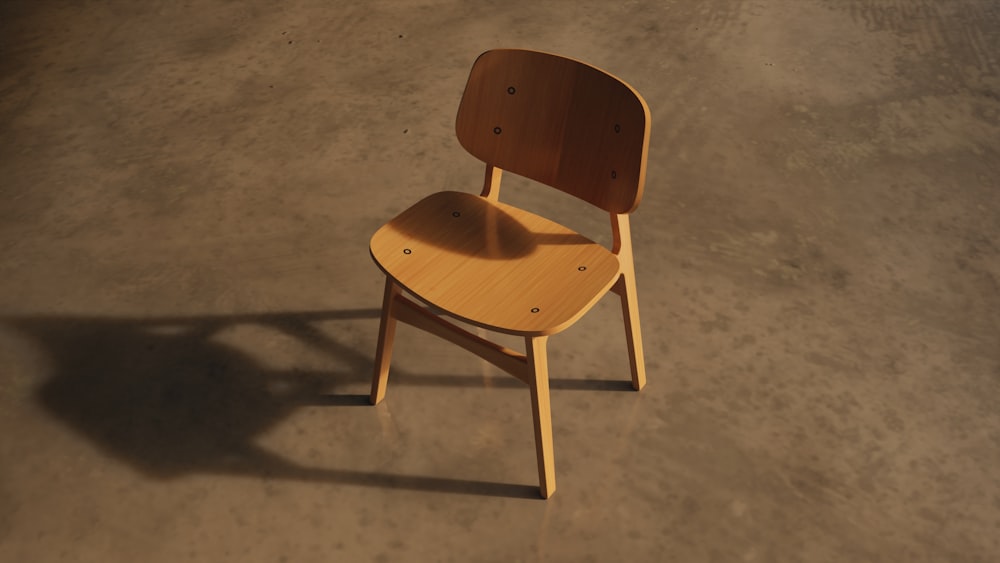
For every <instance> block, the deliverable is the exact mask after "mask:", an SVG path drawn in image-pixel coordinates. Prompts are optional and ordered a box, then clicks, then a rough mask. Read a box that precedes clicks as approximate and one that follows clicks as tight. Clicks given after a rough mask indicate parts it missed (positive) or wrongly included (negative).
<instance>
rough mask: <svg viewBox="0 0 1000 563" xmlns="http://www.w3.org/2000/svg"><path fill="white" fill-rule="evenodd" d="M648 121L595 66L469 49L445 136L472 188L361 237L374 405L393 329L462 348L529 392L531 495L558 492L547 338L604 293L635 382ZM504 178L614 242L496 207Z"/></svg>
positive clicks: (633, 97) (634, 99)
mask: <svg viewBox="0 0 1000 563" xmlns="http://www.w3.org/2000/svg"><path fill="white" fill-rule="evenodd" d="M649 123H650V119H649V109H648V107H647V106H646V103H645V101H643V99H642V97H641V96H639V94H638V93H637V92H636V91H635V90H634V89H632V88H631V87H630V86H629V85H627V84H625V83H624V82H622V81H621V80H619V79H617V78H615V77H614V76H611V75H610V74H607V73H605V72H604V71H601V70H599V69H596V68H594V67H592V66H589V65H587V64H584V63H581V62H579V61H575V60H572V59H567V58H565V57H559V56H556V55H550V54H547V53H539V52H534V51H523V50H514V49H502V50H495V51H487V52H486V53H483V54H482V55H480V57H479V58H478V59H477V60H476V62H475V64H474V65H473V67H472V71H471V73H470V75H469V81H468V83H467V84H466V88H465V93H464V94H463V96H462V101H461V103H460V105H459V112H458V118H457V120H456V127H455V128H456V133H457V136H458V139H459V142H461V144H462V146H463V147H464V148H465V149H466V150H467V151H468V152H469V153H470V154H472V155H473V156H475V157H477V158H479V159H480V160H482V161H483V162H485V163H486V176H485V181H484V185H483V189H482V192H481V194H480V195H473V194H469V193H463V192H438V193H435V194H432V195H430V196H428V197H425V198H424V199H423V200H421V201H419V202H417V203H416V204H415V205H413V206H412V207H410V208H409V209H407V210H406V211H404V212H402V213H401V214H400V215H398V216H397V217H396V218H395V219H393V220H391V221H389V222H388V223H387V224H385V225H384V226H383V227H382V228H380V229H379V230H378V231H377V232H376V233H375V234H374V235H373V236H372V239H371V245H370V250H371V254H372V258H373V259H374V260H375V262H376V264H378V266H379V268H381V269H382V271H383V272H384V273H385V275H386V282H385V292H384V295H383V302H382V318H381V323H380V326H379V339H378V348H377V350H376V353H375V370H374V374H373V377H372V391H371V402H372V404H378V403H379V402H380V401H381V400H382V399H383V398H384V397H385V391H386V385H387V382H388V375H389V365H390V360H391V357H392V343H393V340H394V338H395V329H396V323H397V321H403V322H405V323H407V324H410V325H413V326H415V327H418V328H420V329H423V330H426V331H428V332H430V333H432V334H436V335H438V336H440V337H442V338H444V339H446V340H448V341H451V342H453V343H455V344H457V345H459V346H462V347H463V348H465V349H466V350H469V351H471V352H474V353H476V354H478V355H479V356H480V357H482V358H483V359H485V360H487V361H489V362H491V363H493V364H494V365H496V366H498V367H499V368H501V369H503V370H504V371H506V372H508V373H510V374H511V375H513V376H515V377H517V378H518V379H520V380H521V381H523V382H524V383H526V384H527V385H528V388H529V390H530V392H531V407H532V409H531V410H532V418H533V422H534V431H535V448H536V459H537V466H538V478H539V490H540V492H541V495H542V497H544V498H548V497H549V496H550V495H551V494H552V493H553V492H554V491H555V465H554V461H553V452H552V420H551V412H550V405H549V383H548V361H547V354H546V345H547V342H548V337H549V336H550V335H552V334H555V333H558V332H559V331H562V330H564V329H566V328H567V327H569V326H570V325H572V324H573V323H574V322H575V321H576V320H578V319H579V318H580V317H581V316H583V315H584V314H585V313H586V312H587V311H588V310H589V309H590V308H591V307H592V306H593V305H594V304H595V303H596V302H597V301H598V300H599V299H600V298H601V297H603V296H604V295H605V294H607V293H608V292H609V291H613V292H614V293H617V294H618V295H619V297H620V299H621V305H622V316H623V318H624V321H625V337H626V342H627V344H628V350H629V365H630V368H631V376H632V386H633V387H634V388H635V389H636V390H639V389H641V388H642V387H643V385H645V382H646V372H645V366H644V360H643V353H642V338H641V333H640V330H639V309H638V305H637V300H636V287H635V271H634V263H633V258H632V243H631V236H630V231H629V220H628V219H629V213H631V212H632V211H634V210H635V208H636V207H637V206H638V204H639V200H640V199H641V197H642V192H643V187H644V184H645V176H646V158H647V150H648V144H649ZM503 170H508V171H510V172H513V173H516V174H519V175H521V176H525V177H527V178H530V179H533V180H536V181H537V182H540V183H542V184H545V185H548V186H550V187H553V188H556V189H559V190H562V191H564V192H567V193H569V194H572V195H574V196H576V197H578V198H580V199H582V200H584V201H586V202H588V203H590V204H592V205H594V206H595V207H598V208H600V209H603V210H604V211H606V212H608V213H609V214H610V219H611V229H612V235H613V243H612V248H611V249H607V248H604V247H603V246H601V245H599V244H597V243H595V242H593V241H591V240H589V239H587V238H586V237H584V236H582V235H580V234H578V233H576V232H574V231H572V230H570V229H568V228H566V227H564V226H562V225H560V224H558V223H555V222H553V221H551V220H549V219H546V218H544V217H541V216H539V215H535V214H533V213H530V212H528V211H525V210H522V209H518V208H516V207H513V206H510V205H507V204H504V203H500V201H499V192H500V181H501V178H502V172H503ZM404 290H405V291H406V292H407V293H409V294H411V295H412V296H413V297H415V298H416V300H414V299H411V298H410V297H407V296H406V295H404V293H403V292H404ZM449 316H450V317H453V318H456V319H459V320H462V321H465V322H467V323H470V324H472V325H475V326H478V327H482V328H485V329H488V330H491V331H495V332H501V333H507V334H513V335H518V336H522V337H524V343H525V351H524V353H521V352H519V351H516V350H511V349H509V348H506V347H504V346H501V345H499V344H496V343H494V342H492V341H490V340H487V339H485V338H482V337H480V336H478V335H475V334H472V333H470V332H468V331H467V330H465V329H463V328H461V327H459V326H458V325H456V324H454V323H453V322H451V321H449V320H447V319H446V318H445V317H449Z"/></svg>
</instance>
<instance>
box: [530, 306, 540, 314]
mask: <svg viewBox="0 0 1000 563" xmlns="http://www.w3.org/2000/svg"><path fill="white" fill-rule="evenodd" d="M538 311H541V309H539V308H538V307H532V308H531V312H532V313H537V312H538Z"/></svg>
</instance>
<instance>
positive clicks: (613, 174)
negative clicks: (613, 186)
mask: <svg viewBox="0 0 1000 563" xmlns="http://www.w3.org/2000/svg"><path fill="white" fill-rule="evenodd" d="M617 177H618V173H617V172H615V171H614V170H612V171H611V179H612V180H614V179H615V178H617Z"/></svg>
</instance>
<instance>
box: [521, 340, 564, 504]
mask: <svg viewBox="0 0 1000 563" xmlns="http://www.w3.org/2000/svg"><path fill="white" fill-rule="evenodd" d="M547 340H548V337H547V336H537V337H527V338H525V339H524V341H525V349H526V351H527V354H526V355H527V357H528V369H529V370H530V371H531V382H530V384H529V387H530V388H531V415H532V418H533V419H534V422H535V454H536V456H537V458H538V485H539V487H538V488H539V492H540V493H541V495H542V498H549V497H550V496H552V493H554V492H555V491H556V468H555V461H554V460H553V457H552V409H551V407H550V403H549V366H548V356H547V354H546V351H545V345H546V341H547Z"/></svg>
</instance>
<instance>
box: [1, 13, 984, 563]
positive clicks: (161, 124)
mask: <svg viewBox="0 0 1000 563" xmlns="http://www.w3.org/2000/svg"><path fill="white" fill-rule="evenodd" d="M0 32H2V33H0V366H2V367H0V560H2V561H5V562H6V561H11V562H15V561H17V562H21V561H39V562H49V561H94V562H108V561H126V562H133V561H146V562H175V561H206V562H222V561H241V562H246V561H250V562H255V561H268V562H279V561H288V562H297V561H368V560H374V561H654V560H656V561H680V562H700V561H788V562H793V561H796V562H798V561H803V562H814V561H852V562H855V561H857V562H867V561H887V562H900V561H908V562H919V561H934V562H940V561H950V562H955V561H963V562H964V561H970V562H971V561H983V562H985V561H997V560H1000V469H998V467H1000V337H998V334H1000V4H998V2H996V1H995V0H949V1H947V2H944V1H935V0H773V1H767V0H699V1H695V0H674V1H669V0H661V1H651V0H650V1H628V2H607V1H604V0H600V1H598V0H587V1H584V0H576V1H572V2H570V1H565V2H544V1H538V0H532V1H521V0H507V1H505V2H455V1H445V0H414V1H405V2H404V1H388V0H381V1H372V2H336V1H334V2H331V1H320V0H311V1H310V0H296V1H289V2H265V1H249V0H247V1H240V2H227V1H223V0H191V1H188V2H185V3H181V2H175V1H166V0H164V1H148V2H131V1H115V2H113V1H92V2H69V1H56V0H43V1H28V0H25V1H17V0H11V1H7V2H4V3H3V4H0ZM500 46H517V47H526V48H534V49H541V50H546V51H552V52H558V53H564V54H568V55H572V56H574V57H576V58H580V59H583V60H586V61H588V62H590V63H592V64H595V65H597V66H600V67H602V68H605V69H607V70H609V71H610V72H613V73H615V74H617V75H619V76H621V77H622V78H624V79H625V80H627V81H629V82H630V83H632V85H633V86H635V87H636V88H637V89H638V90H639V91H640V92H642V93H643V94H644V96H645V97H646V99H647V101H648V102H649V106H650V107H651V108H652V112H653V116H654V122H653V134H652V145H651V151H650V161H649V181H648V185H647V191H646V197H645V199H644V201H643V204H642V205H641V206H640V208H639V210H638V212H637V213H636V214H635V215H634V216H633V229H634V237H635V246H636V253H637V258H636V259H637V267H638V283H639V296H640V308H641V312H642V321H643V330H644V336H645V342H646V355H647V359H648V369H649V379H650V383H649V385H648V386H647V387H646V389H645V390H643V391H642V392H641V393H634V392H630V391H626V390H625V388H626V387H627V381H628V363H627V361H626V356H625V344H624V337H623V336H622V332H621V329H620V322H621V317H620V312H619V310H618V307H617V303H616V301H615V300H614V299H612V298H607V299H605V300H604V301H602V302H601V303H599V304H598V306H597V307H596V308H595V309H594V310H593V311H591V313H590V314H589V315H588V316H587V317H585V318H584V319H583V320H582V321H581V322H580V323H579V324H578V325H576V326H575V327H573V328H571V329H569V330H568V331H566V332H564V333H562V334H560V335H557V336H555V337H553V338H552V339H551V340H550V364H551V371H552V377H553V380H554V381H553V384H552V387H553V399H552V400H553V416H554V427H555V453H556V468H557V475H558V483H559V489H558V492H557V493H556V495H555V496H554V497H553V498H552V499H551V500H550V501H547V502H546V501H542V500H539V499H537V497H536V489H535V486H536V473H535V458H534V446H533V441H532V431H531V415H530V408H529V403H528V394H527V391H526V389H524V388H523V387H522V386H521V384H520V383H519V382H517V381H515V380H514V379H512V378H509V377H507V376H505V375H502V374H499V373H498V372H497V371H496V370H495V369H493V368H490V367H488V366H484V365H483V364H482V362H481V361H479V360H478V359H476V358H475V357H474V356H471V355H469V354H467V353H466V352H464V351H462V350H460V349H458V348H455V347H453V346H451V345H449V344H447V343H444V342H441V341H438V340H436V339H434V338H433V337H430V336H427V335H424V334H422V333H419V332H418V331H416V330H413V329H410V328H408V327H403V328H401V329H400V331H399V335H398V346H397V351H396V362H395V364H394V372H393V375H392V378H391V380H390V384H389V385H390V386H389V396H388V398H387V400H386V402H385V403H383V404H382V405H380V406H379V407H377V408H376V407H370V406H363V400H364V397H363V395H364V394H365V393H367V386H368V378H369V373H370V369H371V362H372V356H373V354H374V347H375V337H376V331H377V324H378V321H377V319H376V315H377V307H378V306H379V304H380V303H379V302H380V298H381V289H382V277H381V274H380V272H379V271H378V269H377V268H376V267H375V266H374V265H373V264H372V263H371V261H370V258H369V256H368V249H367V243H368V237H369V236H370V234H371V233H372V232H373V231H374V230H375V229H376V228H377V227H378V226H379V225H380V224H381V223H382V222H384V221H385V220H387V219H389V218H390V217H392V216H393V215H394V214H395V213H397V212H398V211H400V210H402V209H403V208H404V207H406V206H407V205H408V204H409V203H411V202H413V201H416V200H417V199H418V198H420V197H422V196H423V195H426V194H428V193H430V192H431V191H435V190H439V189H459V190H466V191H477V190H478V188H479V186H480V182H481V174H482V169H481V165H480V164H479V163H478V161H476V160H474V159H473V158H472V157H469V156H468V155H466V154H465V153H464V152H463V151H462V149H461V148H460V147H459V145H458V143H457V141H456V140H455V138H454V134H453V119H454V115H455V110H456V109H457V104H458V98H459V96H460V94H461V91H462V88H463V86H464V81H465V77H466V75H467V72H468V69H469V67H470V65H471V63H472V61H473V59H474V58H475V57H476V56H477V55H478V54H479V53H480V52H482V51H484V50H486V49H489V48H494V47H500ZM504 196H505V199H506V200H507V201H510V202H513V203H515V204H520V205H524V206H528V207H530V208H532V209H533V210H536V211H538V212H541V213H543V214H546V215H549V216H551V217H553V218H556V219H559V220H562V221H563V222H565V223H567V224H569V225H570V226H572V227H574V228H577V229H579V230H581V231H582V232H584V233H585V234H588V235H590V236H593V237H595V238H596V239H598V240H600V241H603V242H606V241H607V240H609V238H610V234H609V230H608V227H607V224H606V218H605V217H604V215H603V214H601V213H598V212H594V211H592V210H590V209H587V208H586V206H585V205H583V204H580V203H578V202H576V201H574V200H571V199H570V198H568V197H567V196H563V195H562V194H559V193H554V192H552V191H551V190H543V189H540V188H538V187H536V186H533V185H530V184H529V183H527V182H517V181H512V182H511V183H510V184H509V185H508V187H507V188H506V190H505V192H504Z"/></svg>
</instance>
